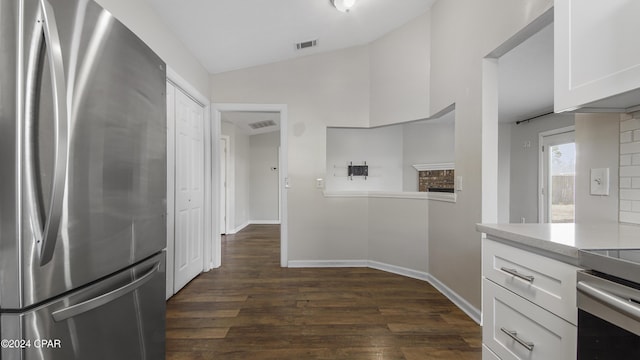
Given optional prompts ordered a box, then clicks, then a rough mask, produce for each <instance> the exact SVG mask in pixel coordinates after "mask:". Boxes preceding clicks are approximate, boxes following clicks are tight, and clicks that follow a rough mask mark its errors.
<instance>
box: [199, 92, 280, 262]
mask: <svg viewBox="0 0 640 360" xmlns="http://www.w3.org/2000/svg"><path fill="white" fill-rule="evenodd" d="M211 110H212V112H213V126H212V137H213V138H214V139H215V138H218V137H219V136H220V126H221V112H223V111H272V112H279V113H280V149H281V156H279V159H278V162H279V164H278V168H279V169H280V170H279V171H278V176H279V189H280V200H279V202H280V204H281V205H282V206H280V266H282V267H286V266H287V260H288V256H289V232H288V201H287V198H288V194H287V191H285V190H286V189H287V188H288V187H287V183H288V180H287V179H288V176H289V175H288V171H289V170H288V169H289V156H288V154H289V145H288V144H289V140H288V139H289V138H288V133H289V128H288V116H289V115H288V106H287V105H286V104H241V103H238V104H235V103H214V104H212V106H211ZM214 150H215V152H214V154H216V155H217V154H218V151H219V149H214ZM214 159H215V156H214ZM219 166H220V161H219V160H216V165H215V169H216V170H219ZM212 180H213V184H214V187H215V186H216V185H217V187H215V189H217V190H216V191H215V194H216V196H214V199H218V198H219V193H220V186H219V181H220V179H219V178H214V179H212ZM219 222H220V220H219V219H216V220H215V221H214V222H213V223H214V224H213V226H214V228H215V229H216V232H217V233H214V235H215V236H214V244H213V248H214V249H215V250H214V254H216V256H217V257H216V258H215V262H214V264H215V265H217V266H220V264H221V263H222V258H221V256H220V253H221V251H222V242H221V238H220V231H219V229H220V224H219Z"/></svg>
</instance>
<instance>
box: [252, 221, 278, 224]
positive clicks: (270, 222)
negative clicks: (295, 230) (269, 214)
mask: <svg viewBox="0 0 640 360" xmlns="http://www.w3.org/2000/svg"><path fill="white" fill-rule="evenodd" d="M249 225H280V220H249Z"/></svg>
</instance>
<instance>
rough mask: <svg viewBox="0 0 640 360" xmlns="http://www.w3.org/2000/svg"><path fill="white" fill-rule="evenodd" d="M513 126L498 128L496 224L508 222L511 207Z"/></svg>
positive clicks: (504, 125) (502, 125)
mask: <svg viewBox="0 0 640 360" xmlns="http://www.w3.org/2000/svg"><path fill="white" fill-rule="evenodd" d="M512 126H513V124H511V123H507V124H500V125H499V126H498V139H499V141H498V222H499V223H508V222H509V209H510V207H511V199H510V196H511V127H512Z"/></svg>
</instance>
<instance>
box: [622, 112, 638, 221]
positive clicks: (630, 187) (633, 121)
mask: <svg viewBox="0 0 640 360" xmlns="http://www.w3.org/2000/svg"><path fill="white" fill-rule="evenodd" d="M619 220H620V222H624V223H633V224H640V112H636V113H633V114H631V115H627V116H623V117H622V119H621V121H620V216H619Z"/></svg>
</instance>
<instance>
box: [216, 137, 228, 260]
mask: <svg viewBox="0 0 640 360" xmlns="http://www.w3.org/2000/svg"><path fill="white" fill-rule="evenodd" d="M218 139H219V140H218V148H220V141H222V140H224V141H225V144H226V147H225V150H226V153H225V159H224V164H225V170H224V175H225V178H224V179H225V181H226V182H227V186H225V187H224V189H225V191H226V194H225V197H224V198H225V202H224V215H225V216H224V222H225V224H224V229H225V232H228V229H229V228H230V225H229V219H230V217H229V214H230V213H231V209H230V208H229V198H230V194H229V186H230V183H231V181H229V162H230V161H231V159H230V156H231V149H230V145H231V138H230V137H229V136H228V135H220V136H219V137H218ZM218 155H221V154H218ZM218 158H219V156H218ZM217 169H218V174H220V173H222V169H221V168H220V165H218V167H217ZM219 178H220V177H219V176H218V179H219ZM221 185H222V184H218V187H220V186H221ZM218 196H219V197H218V202H217V203H218V204H220V203H221V202H222V194H219V193H218ZM221 211H222V209H221ZM220 225H221V224H218V228H217V229H218V233H219V234H218V236H220V234H222V231H221V227H220ZM218 266H219V265H218Z"/></svg>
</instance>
